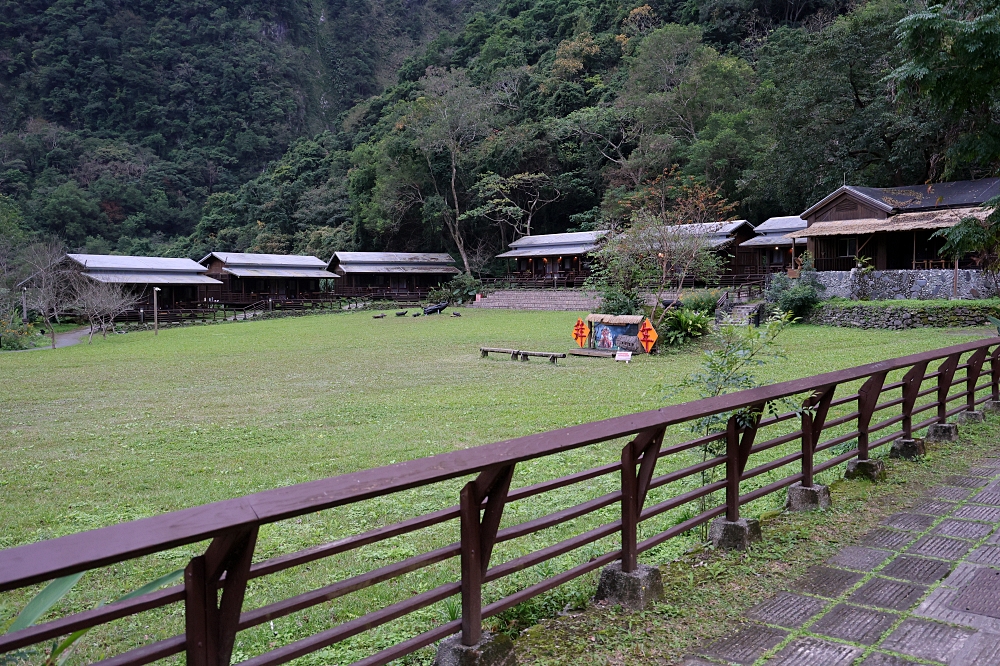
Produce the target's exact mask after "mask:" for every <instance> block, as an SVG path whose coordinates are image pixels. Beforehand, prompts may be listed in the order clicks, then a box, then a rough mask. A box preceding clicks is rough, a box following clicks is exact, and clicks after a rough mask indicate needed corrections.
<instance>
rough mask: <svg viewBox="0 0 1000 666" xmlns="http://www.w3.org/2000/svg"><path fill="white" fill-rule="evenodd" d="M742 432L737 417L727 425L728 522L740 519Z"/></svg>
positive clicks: (731, 418)
mask: <svg viewBox="0 0 1000 666" xmlns="http://www.w3.org/2000/svg"><path fill="white" fill-rule="evenodd" d="M740 476H741V474H740V432H739V425H738V424H737V423H736V417H735V416H730V417H729V421H728V422H727V423H726V520H728V521H729V522H731V523H735V522H736V521H737V520H739V519H740Z"/></svg>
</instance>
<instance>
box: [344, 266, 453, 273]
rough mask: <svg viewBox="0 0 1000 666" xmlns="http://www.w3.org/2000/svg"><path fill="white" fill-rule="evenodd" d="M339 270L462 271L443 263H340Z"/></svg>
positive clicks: (395, 271)
mask: <svg viewBox="0 0 1000 666" xmlns="http://www.w3.org/2000/svg"><path fill="white" fill-rule="evenodd" d="M337 270H338V271H342V272H343V273H344V274H345V275H346V274H350V273H355V274H357V273H396V274H400V273H404V274H407V275H423V274H434V275H458V274H459V273H461V272H462V271H460V270H458V269H457V268H455V267H454V266H446V265H443V264H414V265H407V264H340V265H339V266H338V267H337Z"/></svg>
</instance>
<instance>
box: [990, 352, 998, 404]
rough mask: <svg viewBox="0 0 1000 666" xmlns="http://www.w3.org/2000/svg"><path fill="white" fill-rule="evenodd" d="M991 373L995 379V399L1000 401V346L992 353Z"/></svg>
mask: <svg viewBox="0 0 1000 666" xmlns="http://www.w3.org/2000/svg"><path fill="white" fill-rule="evenodd" d="M990 374H991V375H992V379H993V401H994V402H1000V346H998V347H997V348H996V349H994V350H993V354H991V355H990Z"/></svg>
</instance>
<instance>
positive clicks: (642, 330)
mask: <svg viewBox="0 0 1000 666" xmlns="http://www.w3.org/2000/svg"><path fill="white" fill-rule="evenodd" d="M658 337H660V336H658V335H657V334H656V329H655V328H653V325H652V324H651V323H649V320H648V319H645V320H643V322H642V326H640V327H639V344H641V345H642V348H643V349H645V350H646V353H647V354H648V353H649V350H650V349H652V348H653V345H655V344H656V339H657V338H658Z"/></svg>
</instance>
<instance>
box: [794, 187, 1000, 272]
mask: <svg viewBox="0 0 1000 666" xmlns="http://www.w3.org/2000/svg"><path fill="white" fill-rule="evenodd" d="M998 194H1000V178H984V179H982V180H963V181H955V182H950V183H934V184H930V185H914V186H912V187H882V188H879V187H856V186H853V185H845V186H843V187H841V188H839V189H837V190H836V191H835V192H833V193H831V194H829V195H828V196H826V197H824V198H823V199H822V200H821V201H819V202H818V203H816V204H815V205H814V206H812V207H810V208H809V209H808V210H807V211H805V212H804V213H802V217H803V218H804V219H805V220H806V222H807V226H806V228H805V229H802V230H800V231H795V232H792V233H790V234H788V235H789V236H791V237H793V238H796V239H804V240H805V241H806V242H807V244H808V248H809V251H810V252H811V253H812V255H813V257H814V258H815V261H816V268H817V269H818V270H821V271H824V270H825V271H846V270H850V269H852V268H854V267H855V266H857V265H858V257H864V258H866V259H868V260H869V261H870V262H871V264H872V266H874V268H875V269H876V270H900V269H918V268H946V267H952V266H954V263H952V262H950V261H948V260H947V259H945V258H944V257H941V256H940V255H939V251H940V249H941V246H942V245H943V241H942V240H941V239H939V238H931V236H932V235H933V234H934V233H935V232H936V231H938V230H939V229H946V228H949V227H952V226H954V225H956V224H958V223H959V222H960V221H961V220H962V219H964V218H967V217H976V218H979V219H983V218H985V217H986V215H987V214H988V211H986V210H984V209H982V208H980V206H981V204H983V203H984V202H985V201H988V200H989V199H991V198H993V197H995V196H997V195H998ZM960 264H961V265H964V266H966V267H968V266H970V265H971V262H969V261H967V260H964V259H963V260H961V261H960Z"/></svg>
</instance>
